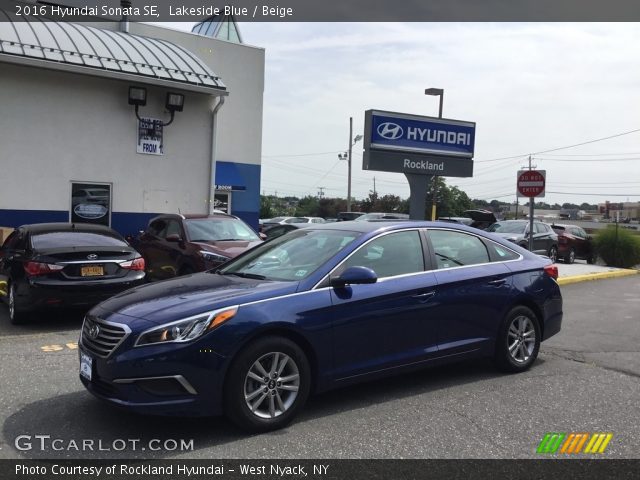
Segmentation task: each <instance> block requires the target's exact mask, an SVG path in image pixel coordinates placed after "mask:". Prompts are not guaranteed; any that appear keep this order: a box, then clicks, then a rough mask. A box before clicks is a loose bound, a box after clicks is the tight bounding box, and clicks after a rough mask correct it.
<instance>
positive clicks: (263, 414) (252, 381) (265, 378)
mask: <svg viewBox="0 0 640 480" xmlns="http://www.w3.org/2000/svg"><path fill="white" fill-rule="evenodd" d="M299 387H300V371H299V370H298V365H296V362H295V361H294V360H293V359H292V358H291V357H290V356H288V355H286V354H284V353H282V352H270V353H267V354H265V355H262V356H261V357H260V358H259V359H258V360H256V361H255V362H254V363H253V365H252V366H251V368H249V371H248V372H247V375H246V377H245V380H244V399H245V402H246V404H247V407H248V408H249V410H250V411H251V412H252V413H253V414H254V415H256V416H257V417H260V418H267V419H268V418H276V417H279V416H280V415H282V414H283V413H285V412H286V411H287V410H289V408H291V406H292V405H293V404H294V402H295V400H296V398H297V396H298V390H299Z"/></svg>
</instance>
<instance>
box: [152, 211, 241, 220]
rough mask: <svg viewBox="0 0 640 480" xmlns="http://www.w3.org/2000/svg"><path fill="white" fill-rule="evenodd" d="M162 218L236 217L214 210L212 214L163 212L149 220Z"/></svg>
mask: <svg viewBox="0 0 640 480" xmlns="http://www.w3.org/2000/svg"><path fill="white" fill-rule="evenodd" d="M162 218H177V219H179V220H191V219H205V218H236V217H235V216H233V215H229V214H228V213H224V212H215V213H212V214H207V213H163V214H161V215H158V216H156V217H153V218H152V219H151V220H149V222H153V221H154V220H158V219H162Z"/></svg>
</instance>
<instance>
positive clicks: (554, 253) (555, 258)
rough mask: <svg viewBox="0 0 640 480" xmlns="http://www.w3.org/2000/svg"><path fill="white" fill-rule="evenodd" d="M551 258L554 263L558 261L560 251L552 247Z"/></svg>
mask: <svg viewBox="0 0 640 480" xmlns="http://www.w3.org/2000/svg"><path fill="white" fill-rule="evenodd" d="M549 258H550V259H551V261H552V262H553V263H556V262H557V261H558V249H557V248H556V247H551V248H550V249H549Z"/></svg>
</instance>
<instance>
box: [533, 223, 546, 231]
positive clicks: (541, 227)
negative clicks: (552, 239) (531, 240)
mask: <svg viewBox="0 0 640 480" xmlns="http://www.w3.org/2000/svg"><path fill="white" fill-rule="evenodd" d="M533 231H534V232H535V233H547V229H546V228H544V225H543V224H541V223H534V224H533Z"/></svg>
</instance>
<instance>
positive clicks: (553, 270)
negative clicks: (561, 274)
mask: <svg viewBox="0 0 640 480" xmlns="http://www.w3.org/2000/svg"><path fill="white" fill-rule="evenodd" d="M544 273H546V274H547V275H549V276H550V277H551V278H553V279H554V280H557V279H558V266H557V265H555V264H554V265H547V266H545V267H544Z"/></svg>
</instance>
